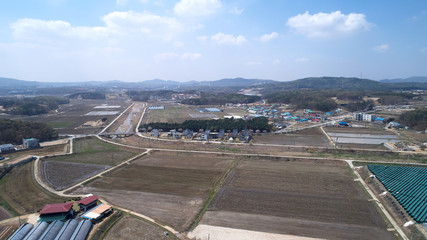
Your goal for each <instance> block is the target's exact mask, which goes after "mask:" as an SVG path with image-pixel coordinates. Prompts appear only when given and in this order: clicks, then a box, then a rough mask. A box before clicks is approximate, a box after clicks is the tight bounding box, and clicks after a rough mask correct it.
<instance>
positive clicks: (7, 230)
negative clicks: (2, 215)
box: [0, 225, 18, 239]
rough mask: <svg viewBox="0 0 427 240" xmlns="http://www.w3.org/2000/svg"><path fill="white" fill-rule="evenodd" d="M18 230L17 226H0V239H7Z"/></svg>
mask: <svg viewBox="0 0 427 240" xmlns="http://www.w3.org/2000/svg"><path fill="white" fill-rule="evenodd" d="M17 229H18V226H11V225H4V226H2V225H0V239H8V238H9V237H10V236H12V234H13V233H14V232H15V231H16V230H17Z"/></svg>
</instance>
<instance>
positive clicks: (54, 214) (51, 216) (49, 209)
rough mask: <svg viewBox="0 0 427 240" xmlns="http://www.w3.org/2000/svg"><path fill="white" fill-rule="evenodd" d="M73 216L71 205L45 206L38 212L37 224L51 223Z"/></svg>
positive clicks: (70, 203)
mask: <svg viewBox="0 0 427 240" xmlns="http://www.w3.org/2000/svg"><path fill="white" fill-rule="evenodd" d="M73 215H74V210H73V203H72V202H68V203H54V204H46V205H45V206H44V207H43V209H42V210H41V211H40V217H39V222H53V221H55V220H65V219H67V218H71V217H73Z"/></svg>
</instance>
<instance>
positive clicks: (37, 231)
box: [24, 222, 49, 240]
mask: <svg viewBox="0 0 427 240" xmlns="http://www.w3.org/2000/svg"><path fill="white" fill-rule="evenodd" d="M48 226H49V224H48V223H47V222H39V223H37V225H36V226H35V227H34V228H33V229H32V230H31V232H30V233H28V234H27V236H25V238H24V240H38V239H39V237H40V236H41V235H42V234H43V232H44V231H45V230H46V228H47V227H48Z"/></svg>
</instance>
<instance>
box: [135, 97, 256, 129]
mask: <svg viewBox="0 0 427 240" xmlns="http://www.w3.org/2000/svg"><path fill="white" fill-rule="evenodd" d="M151 105H153V106H154V105H162V106H165V109H164V110H147V112H146V115H145V116H144V119H143V120H142V124H145V123H150V122H169V123H174V122H178V123H181V122H184V121H185V120H194V119H195V120H200V119H212V118H223V117H224V116H240V117H241V116H243V115H247V114H248V112H247V111H246V109H244V108H241V107H220V106H193V105H183V104H173V103H165V102H160V103H153V104H151ZM205 107H215V108H220V109H222V110H224V111H223V112H206V113H201V112H199V111H197V108H205Z"/></svg>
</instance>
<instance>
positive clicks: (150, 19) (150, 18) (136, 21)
mask: <svg viewBox="0 0 427 240" xmlns="http://www.w3.org/2000/svg"><path fill="white" fill-rule="evenodd" d="M102 20H103V21H104V22H105V24H106V25H107V27H108V28H109V29H112V30H114V31H117V32H122V33H146V34H148V35H149V36H152V37H161V38H164V39H169V40H170V39H171V38H172V37H173V36H175V35H176V34H177V33H179V32H181V31H184V30H185V27H184V25H183V24H182V23H180V22H179V21H178V20H177V19H175V18H172V17H164V16H159V15H155V14H151V13H147V12H144V13H138V12H133V11H128V12H112V13H109V14H107V15H105V16H104V17H103V18H102Z"/></svg>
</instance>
